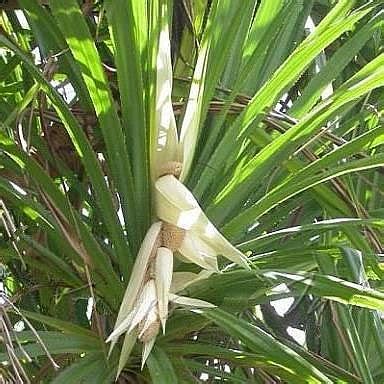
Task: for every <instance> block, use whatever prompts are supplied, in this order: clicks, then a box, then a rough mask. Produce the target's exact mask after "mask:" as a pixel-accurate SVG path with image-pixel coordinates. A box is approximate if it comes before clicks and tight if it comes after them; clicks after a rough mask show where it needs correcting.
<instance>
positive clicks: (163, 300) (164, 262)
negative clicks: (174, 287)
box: [155, 247, 173, 333]
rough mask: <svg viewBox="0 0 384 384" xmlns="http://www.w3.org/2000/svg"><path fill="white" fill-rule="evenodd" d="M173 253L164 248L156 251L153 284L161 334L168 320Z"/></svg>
mask: <svg viewBox="0 0 384 384" xmlns="http://www.w3.org/2000/svg"><path fill="white" fill-rule="evenodd" d="M172 273H173V252H172V251H171V250H170V249H168V248H165V247H160V248H159V249H158V250H157V254H156V262H155V283H156V293H157V301H158V309H159V317H160V322H161V326H162V329H163V333H165V323H166V321H167V318H168V301H169V290H170V288H171V283H172Z"/></svg>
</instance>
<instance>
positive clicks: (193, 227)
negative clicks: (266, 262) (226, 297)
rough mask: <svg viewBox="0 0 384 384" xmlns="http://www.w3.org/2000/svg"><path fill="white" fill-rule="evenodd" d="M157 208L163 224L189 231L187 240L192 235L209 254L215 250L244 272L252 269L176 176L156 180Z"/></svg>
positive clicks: (166, 176)
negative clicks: (203, 243)
mask: <svg viewBox="0 0 384 384" xmlns="http://www.w3.org/2000/svg"><path fill="white" fill-rule="evenodd" d="M155 206H156V215H157V217H158V218H159V219H160V220H163V221H166V222H168V223H171V224H173V225H175V226H177V227H179V228H183V229H185V230H187V235H186V238H187V236H188V233H189V231H190V232H191V233H193V235H192V236H194V238H195V239H196V238H199V239H200V240H201V241H202V242H205V243H206V244H207V251H206V252H207V254H210V253H211V252H212V250H214V251H215V253H216V255H222V256H224V257H226V258H227V259H229V260H231V261H232V262H234V263H236V264H238V265H240V266H242V267H244V268H247V269H249V268H250V267H249V264H248V261H247V258H246V256H245V255H244V254H243V253H242V252H240V251H239V250H238V249H237V248H235V247H234V246H233V245H232V244H231V243H230V242H229V241H228V240H227V239H226V238H225V237H224V236H223V235H222V234H221V233H220V232H219V231H218V230H217V228H216V227H215V226H214V225H213V224H212V223H211V222H210V220H209V219H208V217H207V216H206V215H205V213H204V212H203V210H202V209H201V207H200V205H199V203H198V202H197V200H196V199H195V197H194V196H193V194H192V193H191V192H190V191H189V190H188V188H187V187H186V186H185V185H184V184H182V183H181V182H180V181H179V180H178V179H176V177H174V176H173V175H165V176H162V177H160V178H159V179H157V180H156V183H155ZM208 246H209V247H210V250H209V251H208ZM184 256H185V257H187V258H188V256H186V255H184ZM189 256H191V255H189Z"/></svg>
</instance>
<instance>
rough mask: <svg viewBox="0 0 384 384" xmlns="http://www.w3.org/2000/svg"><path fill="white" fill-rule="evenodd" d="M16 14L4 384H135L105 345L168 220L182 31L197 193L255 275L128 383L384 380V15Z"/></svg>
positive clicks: (69, 7)
mask: <svg viewBox="0 0 384 384" xmlns="http://www.w3.org/2000/svg"><path fill="white" fill-rule="evenodd" d="M2 3H3V2H2ZM79 3H81V4H79ZM2 7H3V8H2V13H1V16H0V18H1V19H0V20H1V21H0V22H1V24H0V25H1V30H0V32H1V34H0V98H1V104H0V119H1V126H0V204H1V206H0V218H1V221H0V235H1V237H0V261H1V264H0V267H1V270H0V271H1V275H0V278H1V282H2V285H1V286H0V288H1V291H2V296H1V297H0V306H1V307H0V309H1V310H0V330H1V332H2V340H3V345H2V346H1V347H0V348H1V349H0V356H1V359H0V361H1V362H3V364H2V365H1V366H0V381H1V377H3V379H4V380H5V381H6V382H10V383H11V382H28V380H30V382H32V383H48V382H49V383H50V382H52V383H111V382H113V380H114V379H115V375H116V368H117V364H118V358H119V349H120V348H121V345H120V347H118V348H115V349H114V350H113V352H112V354H111V355H110V356H109V357H107V355H108V346H107V345H106V344H105V339H106V338H107V336H108V335H109V334H110V333H111V331H112V329H113V326H114V322H115V319H116V316H117V311H118V309H119V306H120V303H121V299H122V296H123V293H124V290H125V287H126V285H127V281H128V279H129V277H130V273H131V269H132V266H133V263H134V261H135V257H136V255H137V252H138V249H139V247H140V244H141V242H142V240H143V237H144V235H145V233H146V231H147V229H148V228H149V226H150V224H151V222H152V221H153V219H154V218H153V215H154V213H153V198H152V196H151V189H152V180H151V169H150V154H151V150H152V146H153V142H154V137H153V135H154V132H155V130H156V127H155V124H156V118H155V114H156V108H157V101H156V80H157V71H156V57H157V53H158V46H159V33H160V28H161V25H162V24H164V17H165V18H166V23H169V27H170V31H171V40H170V45H171V50H172V61H173V63H172V65H173V88H172V101H173V108H174V111H175V115H176V117H177V125H178V129H179V130H181V129H182V128H183V129H184V130H187V131H188V135H187V137H186V141H185V146H184V158H185V159H187V167H185V168H184V169H183V174H182V178H183V181H184V182H185V184H186V185H187V186H188V188H189V189H190V190H191V191H192V192H193V194H194V196H195V197H196V198H197V199H198V201H199V203H200V204H201V206H202V207H203V208H204V210H205V212H206V213H207V215H208V216H209V218H210V219H211V220H212V222H214V223H215V224H216V225H217V227H218V228H220V229H221V231H222V233H223V234H224V235H225V236H226V237H227V238H228V239H229V240H230V241H231V243H232V244H234V245H236V246H237V247H238V248H239V249H241V250H242V251H243V252H244V253H245V254H247V255H248V256H249V259H250V261H251V267H252V268H251V269H250V270H243V269H241V268H240V267H238V266H235V265H231V264H228V263H227V261H226V260H224V259H222V260H220V267H221V269H222V270H223V272H222V273H219V274H213V275H211V276H210V277H209V278H207V279H204V280H200V281H198V282H196V283H194V284H192V285H190V286H188V287H187V288H186V289H185V292H184V293H185V295H186V296H189V297H195V298H198V299H203V300H206V301H208V302H211V303H213V304H216V305H217V306H218V308H217V309H209V310H205V311H195V312H189V311H186V310H185V309H183V308H177V309H171V315H170V318H169V321H168V323H167V331H166V333H165V335H162V336H159V337H158V338H157V341H156V345H155V348H154V350H153V352H152V353H151V355H150V357H149V359H148V362H147V365H146V366H145V367H144V369H143V370H141V369H140V360H141V345H140V343H138V344H137V345H136V346H135V348H134V350H133V353H132V355H131V357H130V359H129V361H128V364H127V365H126V367H125V369H124V370H123V372H122V374H121V375H120V377H119V378H118V382H121V383H143V382H153V383H176V382H179V383H193V382H200V380H207V381H208V382H228V383H275V382H277V383H279V382H286V383H295V384H296V383H335V382H337V383H343V382H344V383H361V382H363V383H381V382H384V328H383V319H382V313H383V311H384V292H383V289H384V286H383V283H382V282H383V278H384V268H383V263H382V257H383V256H382V255H383V245H382V243H383V240H384V239H383V233H384V232H383V230H384V228H383V227H384V208H383V206H384V205H383V204H384V187H383V185H384V184H383V173H384V151H383V144H384V128H383V112H384V97H383V95H384V94H383V86H384V53H383V41H384V36H383V34H384V18H383V15H384V14H383V12H384V11H383V6H382V1H380V0H378V1H357V0H356V1H355V0H339V1H332V0H306V1H302V0H284V1H281V0H241V1H233V0H195V1H193V0H174V1H173V2H172V1H167V0H105V1H102V0H101V1H84V2H83V1H81V2H78V1H76V0H51V1H38V0H19V1H18V2H17V4H16V2H12V1H9V2H5V5H2ZM164 10H165V11H164ZM167 10H168V11H167ZM188 100H189V101H191V102H188V103H187V101H188ZM186 105H187V108H186V107H185V106H186ZM188 124H189V125H188ZM174 269H175V271H179V272H199V268H198V267H197V266H195V265H193V264H188V263H185V262H184V261H183V260H182V259H180V260H178V261H176V262H175V265H174ZM90 298H91V299H92V300H90ZM283 298H291V301H292V303H291V305H290V308H289V310H288V311H287V312H286V313H285V314H284V315H281V316H280V315H279V314H278V313H277V312H276V311H275V309H274V306H273V305H272V304H271V303H273V302H274V301H275V300H278V299H283ZM92 302H93V304H94V305H93V306H91V304H92ZM87 308H88V312H87ZM90 311H91V312H92V314H91V316H88V317H87V313H88V315H89V313H90ZM15 324H16V327H15V329H18V328H23V326H24V328H23V329H21V330H20V329H19V330H18V331H16V330H15V329H14V326H15ZM292 329H298V330H300V331H301V332H302V335H303V336H304V341H303V342H302V343H299V342H298V337H296V336H295V337H292ZM39 338H40V339H39ZM54 361H55V362H56V363H57V364H58V365H59V366H60V368H59V369H55V363H54ZM27 378H29V379H27ZM7 380H8V381H7Z"/></svg>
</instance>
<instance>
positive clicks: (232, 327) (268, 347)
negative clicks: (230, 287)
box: [204, 309, 332, 383]
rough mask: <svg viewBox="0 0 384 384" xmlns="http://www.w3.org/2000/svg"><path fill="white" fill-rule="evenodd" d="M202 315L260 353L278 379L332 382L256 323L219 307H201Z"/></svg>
mask: <svg viewBox="0 0 384 384" xmlns="http://www.w3.org/2000/svg"><path fill="white" fill-rule="evenodd" d="M204 316H206V317H207V318H209V319H211V320H213V321H214V322H215V323H216V324H217V325H218V326H219V327H221V328H223V329H224V330H225V331H227V332H228V333H229V334H230V335H231V336H232V337H237V338H238V339H239V340H240V341H241V342H243V343H244V344H245V345H246V346H247V347H248V348H249V349H250V350H252V351H254V352H255V353H262V354H263V355H264V356H265V360H268V363H269V371H271V372H275V373H276V374H277V375H278V376H280V377H281V378H282V379H284V380H286V381H288V382H294V383H331V382H332V381H331V380H329V379H328V378H327V377H326V376H325V375H324V374H323V373H321V372H320V371H319V370H318V369H316V368H314V367H313V366H312V365H311V364H309V363H308V362H307V361H306V360H304V359H303V358H302V357H301V356H300V355H298V354H297V353H296V352H294V351H292V350H291V349H290V348H288V347H286V346H285V345H284V344H282V343H280V342H278V341H277V340H276V339H274V338H273V336H271V335H270V334H268V333H266V332H265V331H263V330H262V329H260V328H259V327H256V326H254V325H251V324H249V323H247V322H246V321H244V320H242V319H239V318H237V317H235V316H233V315H231V314H229V313H227V312H224V311H222V310H220V309H215V310H209V311H205V312H204Z"/></svg>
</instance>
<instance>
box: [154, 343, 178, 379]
mask: <svg viewBox="0 0 384 384" xmlns="http://www.w3.org/2000/svg"><path fill="white" fill-rule="evenodd" d="M147 366H148V369H149V373H150V375H151V379H152V383H155V384H168V383H178V378H177V376H176V373H175V371H174V369H173V366H172V362H171V360H170V359H169V357H168V356H167V355H166V353H165V352H164V350H163V349H161V348H160V347H157V346H156V347H154V348H153V350H152V352H151V354H150V355H149V357H148V360H147Z"/></svg>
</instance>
